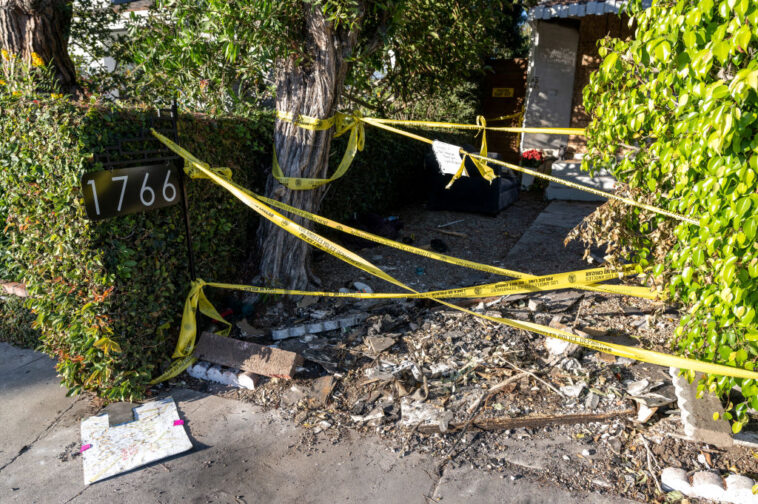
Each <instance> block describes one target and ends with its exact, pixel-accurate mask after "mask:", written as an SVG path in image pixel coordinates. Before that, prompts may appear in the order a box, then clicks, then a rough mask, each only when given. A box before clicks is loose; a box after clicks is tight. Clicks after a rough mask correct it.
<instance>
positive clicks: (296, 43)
mask: <svg viewBox="0 0 758 504" xmlns="http://www.w3.org/2000/svg"><path fill="white" fill-rule="evenodd" d="M310 8H317V9H321V10H322V11H323V12H324V13H325V15H326V18H327V22H328V23H329V24H330V28H331V29H332V30H333V31H334V32H335V33H336V32H345V31H348V32H351V33H353V34H354V35H355V37H356V40H357V42H356V44H355V50H354V51H353V52H352V54H350V55H348V58H349V69H348V75H347V80H346V84H347V87H348V89H349V93H348V94H349V95H350V96H352V97H359V98H361V99H362V100H366V101H369V102H370V103H372V104H373V106H374V107H379V108H381V107H383V106H385V105H386V104H389V103H393V102H398V103H407V102H413V101H414V100H416V99H418V98H419V97H422V96H428V95H436V96H439V95H445V94H447V93H448V91H449V90H450V89H452V88H455V87H456V86H457V85H459V84H460V83H462V82H464V81H466V80H467V79H469V78H470V77H471V75H472V74H476V75H481V72H482V71H483V58H484V57H485V56H487V55H490V54H493V53H499V54H500V53H503V48H502V45H503V43H509V44H510V43H513V44H514V45H518V46H521V45H522V43H523V40H524V38H523V36H522V35H521V33H520V28H519V23H520V22H521V14H522V6H521V3H520V2H518V1H512V0H495V1H492V0H475V1H467V2H462V1H459V0H393V1H389V2H367V1H358V0H313V1H301V0H287V1H281V0H277V1H272V0H246V1H245V2H223V1H216V0H205V1H200V2H199V1H197V0H172V1H170V2H169V1H159V2H156V6H155V8H154V9H152V10H151V11H150V14H149V15H148V16H146V17H136V16H134V17H133V18H132V21H131V24H130V30H129V34H130V37H129V39H128V40H125V41H124V44H121V45H120V46H119V47H118V49H117V51H118V58H119V59H122V60H124V61H130V62H133V63H134V68H133V69H132V70H130V72H131V75H130V78H131V79H132V81H133V90H126V91H125V95H127V96H128V95H130V94H133V95H137V96H142V97H149V98H150V100H157V99H164V100H170V99H172V98H173V94H174V93H179V95H180V99H181V100H182V101H184V102H186V103H192V104H193V105H192V106H200V107H203V111H205V112H210V113H214V114H221V113H223V112H228V111H235V112H237V113H244V111H246V110H248V109H249V108H250V107H252V108H255V107H257V106H259V105H260V103H261V101H263V100H266V99H269V98H270V97H271V96H272V94H273V89H272V87H273V85H274V77H275V74H276V69H280V70H281V69H282V68H284V64H285V62H287V61H288V60H291V61H293V62H294V63H295V64H296V65H299V66H302V67H305V66H307V65H308V64H309V58H311V56H310V52H309V49H308V44H309V43H310V42H309V38H308V34H307V33H306V29H305V26H306V23H305V16H306V12H307V11H308V9H310ZM340 91H341V90H340Z"/></svg>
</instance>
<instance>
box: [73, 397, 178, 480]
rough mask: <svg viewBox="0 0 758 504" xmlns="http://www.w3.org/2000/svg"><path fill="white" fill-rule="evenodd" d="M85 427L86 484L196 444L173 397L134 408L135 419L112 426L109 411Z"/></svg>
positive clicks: (92, 418) (83, 428)
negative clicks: (180, 415) (109, 422)
mask: <svg viewBox="0 0 758 504" xmlns="http://www.w3.org/2000/svg"><path fill="white" fill-rule="evenodd" d="M81 430H82V460H83V462H84V484H85V485H89V484H90V483H94V482H95V481H100V480H102V479H105V478H108V477H110V476H114V475H116V474H120V473H122V472H126V471H129V470H131V469H134V468H136V467H140V466H143V465H146V464H149V463H151V462H155V461H156V460H160V459H164V458H166V457H170V456H172V455H176V454H177V453H182V452H185V451H187V450H189V449H191V448H192V442H191V441H190V440H189V438H188V437H187V433H186V432H185V430H184V422H183V421H181V420H180V419H179V412H178V411H177V409H176V404H175V403H174V399H173V398H171V397H168V398H166V399H162V400H160V401H152V402H149V403H145V404H143V405H142V406H140V407H138V408H134V421H133V422H128V423H125V424H121V425H116V426H114V427H110V426H109V425H108V415H107V414H105V415H100V416H94V417H90V418H87V419H85V420H82V426H81Z"/></svg>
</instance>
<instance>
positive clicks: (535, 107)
mask: <svg viewBox="0 0 758 504" xmlns="http://www.w3.org/2000/svg"><path fill="white" fill-rule="evenodd" d="M578 44H579V30H578V28H572V27H567V26H563V25H560V24H557V23H551V22H547V21H535V22H534V24H533V29H532V44H531V49H530V54H529V75H528V78H527V97H526V113H525V114H524V126H525V127H549V126H552V127H558V128H567V127H569V126H570V124H571V100H572V98H573V91H574V71H575V69H576V53H577V46H578ZM567 142H568V136H567V135H545V134H524V135H522V138H521V151H522V152H523V151H525V150H529V149H540V150H542V151H546V153H547V154H551V155H553V156H557V155H558V150H559V149H560V148H561V147H562V146H565V145H566V143H567Z"/></svg>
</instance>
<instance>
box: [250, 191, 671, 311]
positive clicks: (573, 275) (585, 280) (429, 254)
mask: <svg viewBox="0 0 758 504" xmlns="http://www.w3.org/2000/svg"><path fill="white" fill-rule="evenodd" d="M247 192H248V194H249V195H251V196H252V197H254V198H257V199H259V200H261V201H263V202H264V203H266V204H268V205H270V206H273V207H275V208H278V209H279V210H284V211H285V212H289V213H292V214H294V215H297V216H299V217H303V218H304V219H308V220H310V221H312V222H316V223H318V224H321V225H323V226H326V227H328V228H331V229H334V230H336V231H341V232H343V233H346V234H349V235H352V236H356V237H358V238H363V239H365V240H369V241H373V242H374V243H378V244H380V245H385V246H388V247H392V248H395V249H398V250H402V251H404V252H408V253H411V254H415V255H419V256H422V257H426V258H429V259H433V260H436V261H442V262H446V263H449V264H454V265H456V266H461V267H464V268H469V269H474V270H478V271H485V272H488V273H494V274H497V275H503V276H510V277H515V278H521V279H532V278H535V277H534V275H529V274H526V273H522V272H520V271H515V270H510V269H506V268H501V267H499V266H492V265H489V264H483V263H478V262H474V261H469V260H466V259H460V258H458V257H453V256H449V255H446V254H440V253H438V252H434V251H430V250H425V249H422V248H418V247H413V246H411V245H406V244H405V243H401V242H398V241H394V240H390V239H388V238H384V237H382V236H378V235H375V234H372V233H368V232H366V231H363V230H360V229H355V228H352V227H350V226H347V225H345V224H340V223H338V222H335V221H332V220H330V219H327V218H326V217H322V216H320V215H316V214H313V213H311V212H307V211H305V210H301V209H299V208H295V207H293V206H290V205H287V204H286V203H282V202H280V201H277V200H275V199H271V198H267V197H265V196H260V195H258V194H255V193H253V192H251V191H247ZM601 270H602V271H605V272H607V273H609V275H608V276H605V277H604V278H602V280H600V279H597V277H596V276H594V275H596V274H597V273H595V272H596V271H601ZM640 270H641V268H640V269H639V270H638V267H637V265H626V266H624V267H623V268H622V270H621V271H617V270H610V269H603V268H595V269H590V270H579V271H573V272H568V273H566V275H568V277H567V278H568V280H569V283H570V285H566V287H573V288H577V289H584V290H591V291H596V292H606V293H609V294H622V295H625V296H634V297H640V298H645V299H657V298H658V295H657V294H656V293H655V292H652V291H651V290H650V289H648V288H647V287H639V286H634V285H607V284H600V285H593V284H595V283H596V282H601V281H604V280H610V279H612V278H622V277H624V276H628V275H632V274H636V273H639V272H640ZM611 271H612V272H613V273H610V272H611ZM589 272H592V273H589ZM585 274H588V275H589V276H587V277H585V276H584V275H585ZM614 275H615V276H614ZM558 288H563V287H558ZM555 289H556V288H555V287H553V288H549V289H542V290H555ZM538 290H540V289H538Z"/></svg>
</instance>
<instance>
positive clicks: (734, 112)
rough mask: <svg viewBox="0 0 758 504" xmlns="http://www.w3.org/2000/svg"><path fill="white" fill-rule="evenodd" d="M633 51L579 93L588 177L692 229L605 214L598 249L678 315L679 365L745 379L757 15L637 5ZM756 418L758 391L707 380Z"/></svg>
mask: <svg viewBox="0 0 758 504" xmlns="http://www.w3.org/2000/svg"><path fill="white" fill-rule="evenodd" d="M631 13H632V14H633V15H634V18H633V20H634V21H635V22H636V23H637V29H636V35H635V38H634V40H630V41H620V40H605V41H603V43H602V45H601V47H600V54H601V56H604V58H605V59H604V61H603V63H602V64H601V67H600V70H599V71H598V72H596V73H595V74H594V75H593V76H592V78H591V81H590V84H589V85H588V86H587V87H586V88H585V91H584V99H585V107H586V108H587V110H588V111H589V113H590V114H591V115H592V118H593V120H592V124H591V125H590V127H589V129H588V155H587V156H586V157H585V166H586V167H587V168H590V169H598V168H601V167H605V168H608V169H610V170H611V171H612V172H613V173H614V174H615V175H616V177H618V179H619V180H620V181H622V182H623V183H625V184H626V186H625V187H626V191H627V193H628V194H629V195H631V196H632V197H635V198H636V199H638V200H642V201H646V202H649V203H652V204H654V205H657V206H661V207H663V208H667V209H669V210H672V211H675V212H679V213H682V214H685V215H688V216H691V217H695V218H697V219H699V223H700V225H699V226H697V225H690V224H684V223H678V222H671V221H670V220H669V219H667V218H664V217H659V216H655V215H651V214H649V213H647V212H643V211H639V210H637V209H633V208H629V207H623V206H620V205H617V204H611V205H606V208H605V209H604V210H603V211H602V212H601V213H600V215H599V217H598V219H597V220H596V222H595V223H594V224H593V225H592V231H593V232H594V238H595V239H596V240H598V241H605V240H607V241H610V242H613V241H617V242H618V243H619V248H618V249H617V250H615V251H614V252H616V253H618V254H621V255H624V254H627V253H631V254H634V255H636V256H637V258H638V260H639V261H640V263H641V264H642V265H643V266H652V267H653V273H654V275H655V276H656V277H657V278H658V280H659V281H661V282H662V283H663V284H664V285H666V286H667V291H668V292H669V294H670V295H671V296H672V297H673V299H675V300H677V301H680V302H682V303H683V304H685V305H686V306H687V312H686V315H685V316H684V317H683V318H682V321H681V325H680V326H679V327H678V328H677V330H676V339H675V341H674V342H673V345H674V346H675V347H676V348H678V349H679V351H680V352H681V353H682V354H684V355H687V356H691V357H694V358H698V359H702V360H705V361H712V362H719V363H723V364H727V365H731V366H740V367H744V368H747V369H754V368H755V367H756V361H757V360H758V342H757V340H758V319H756V310H757V309H758V290H756V288H755V287H756V277H758V243H757V242H756V240H755V238H756V232H757V231H758V193H757V192H756V188H758V182H757V181H756V178H757V175H756V174H757V173H758V135H757V134H758V59H756V58H755V55H756V51H757V50H758V3H757V2H754V1H749V0H723V1H718V0H716V1H714V0H704V1H699V2H691V1H685V0H678V1H674V0H659V1H654V2H653V6H652V7H650V8H649V9H647V10H643V9H642V8H641V5H640V2H639V1H637V2H634V5H633V6H632V10H631ZM735 385H739V386H741V387H742V393H743V395H744V396H745V399H746V402H743V403H740V404H737V405H734V407H733V409H732V410H731V412H730V413H728V418H732V417H733V418H734V419H735V420H736V422H737V423H738V424H741V423H743V422H744V421H746V418H747V417H746V410H747V407H748V405H750V406H751V407H753V408H758V383H756V382H755V381H754V380H737V379H730V378H726V377H717V376H711V377H708V378H707V380H705V381H703V382H701V384H700V387H701V389H702V388H703V387H707V388H708V389H710V390H712V391H714V392H716V393H718V394H722V395H724V394H726V393H727V392H729V391H730V390H731V388H732V387H733V386H735Z"/></svg>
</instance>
